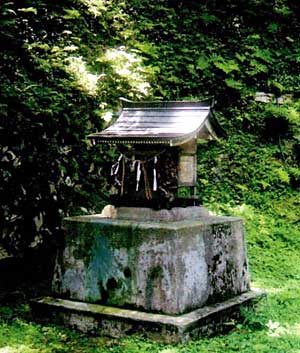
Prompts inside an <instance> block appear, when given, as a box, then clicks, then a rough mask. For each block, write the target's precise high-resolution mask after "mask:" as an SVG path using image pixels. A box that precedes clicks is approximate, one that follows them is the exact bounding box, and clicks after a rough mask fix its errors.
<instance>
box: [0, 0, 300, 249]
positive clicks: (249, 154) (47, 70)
mask: <svg viewBox="0 0 300 353" xmlns="http://www.w3.org/2000/svg"><path fill="white" fill-rule="evenodd" d="M0 13H1V18H0V26H1V38H0V40H1V47H2V49H3V50H2V51H1V54H0V61H1V72H0V78H1V100H0V119H1V120H0V123H1V125H0V133H1V156H0V160H1V162H0V163H1V174H0V175H1V186H0V197H1V200H5V201H4V202H3V204H2V207H1V213H0V218H1V226H2V234H3V239H4V240H5V242H6V245H8V246H11V250H12V249H16V248H17V249H19V250H22V249H26V247H28V246H30V247H31V246H33V247H34V246H36V245H37V244H39V243H40V242H41V241H42V239H44V238H45V237H49V238H51V237H52V235H53V234H54V235H55V234H57V232H59V231H60V224H61V218H62V217H63V216H65V215H69V214H76V213H79V212H84V213H85V212H94V211H99V210H100V208H101V207H102V206H103V205H104V203H105V196H106V191H107V185H106V181H105V177H106V174H107V173H108V171H109V161H110V159H111V158H112V156H113V154H114V151H113V150H109V149H108V148H99V147H92V146H90V145H89V144H88V143H87V142H86V135H87V134H88V133H90V132H94V131H96V130H101V129H102V128H103V127H104V126H106V124H107V123H108V121H109V120H110V119H111V118H113V117H114V116H115V113H116V110H117V107H118V98H119V97H120V96H126V97H128V98H131V99H138V100H143V99H153V98H156V99H202V98H203V97H207V96H215V97H216V99H217V104H216V116H217V118H218V120H219V122H220V124H221V125H222V127H223V128H224V130H225V131H226V132H227V135H228V138H224V139H221V140H220V141H219V142H217V143H209V144H208V145H206V146H205V145H202V146H201V147H200V148H199V163H200V165H199V171H198V172H199V180H198V183H199V190H200V198H201V199H202V200H203V202H205V203H214V202H222V203H231V204H236V203H237V204H241V203H247V204H251V205H253V206H257V205H260V204H263V202H262V200H263V199H264V197H266V198H267V199H272V198H276V197H277V196H278V195H281V194H282V193H284V192H286V190H291V189H293V188H297V187H298V186H299V181H300V170H299V160H300V152H299V151H300V147H299V138H300V135H299V131H300V130H299V121H300V119H299V102H298V101H297V92H299V89H300V79H299V74H298V72H299V68H300V67H299V65H300V61H299V54H300V47H299V45H298V41H297V39H298V36H299V25H298V24H299V22H300V21H299V20H300V19H299V12H298V8H297V6H295V5H294V4H292V3H291V2H289V1H287V0H283V1H280V2H276V6H274V4H273V2H271V1H254V0H251V1H248V2H247V4H246V3H245V2H244V1H241V2H237V1H233V2H232V1H225V2H220V1H211V2H196V1H191V2H187V3H184V2H180V1H178V2H175V1H171V0H151V1H145V0H135V1H130V2H125V1H122V0H118V1H112V0H105V1H96V0H68V1H65V2H64V4H63V5H62V4H61V3H59V2H57V1H53V2H46V1H44V0H39V1H30V0H29V1H26V2H23V3H22V4H20V5H19V4H18V2H11V1H3V2H2V3H1V4H0ZM257 91H266V92H270V93H273V94H274V95H275V97H278V96H283V95H285V96H286V97H287V95H288V94H291V93H292V94H294V99H293V100H290V101H289V102H287V103H285V104H284V105H282V106H281V105H280V106H279V105H278V104H276V101H274V103H272V104H271V103H270V104H263V103H257V102H255V100H254V97H255V93H256V92H257Z"/></svg>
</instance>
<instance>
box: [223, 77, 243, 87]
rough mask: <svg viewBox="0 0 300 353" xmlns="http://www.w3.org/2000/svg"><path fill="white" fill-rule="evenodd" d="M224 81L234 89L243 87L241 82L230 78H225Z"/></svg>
mask: <svg viewBox="0 0 300 353" xmlns="http://www.w3.org/2000/svg"><path fill="white" fill-rule="evenodd" d="M225 83H226V85H227V86H228V87H230V88H234V89H241V88H242V87H243V84H242V83H241V82H239V81H236V80H233V79H231V78H227V79H226V80H225Z"/></svg>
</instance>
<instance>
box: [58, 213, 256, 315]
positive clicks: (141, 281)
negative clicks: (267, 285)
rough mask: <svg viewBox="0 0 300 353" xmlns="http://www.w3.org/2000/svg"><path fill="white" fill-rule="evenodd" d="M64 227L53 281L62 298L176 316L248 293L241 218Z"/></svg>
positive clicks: (83, 220) (88, 219) (84, 220)
mask: <svg viewBox="0 0 300 353" xmlns="http://www.w3.org/2000/svg"><path fill="white" fill-rule="evenodd" d="M64 229H65V241H64V246H63V247H62V249H60V251H59V253H58V256H57V261H56V267H55V274H54V278H53V292H54V294H55V295H57V296H59V297H63V298H68V299H73V300H81V301H85V302H89V303H101V304H105V305H111V306H117V307H124V308H135V309H141V310H144V311H148V312H161V313H168V314H175V315H176V314H180V313H184V312H187V311H190V310H193V309H196V308H199V307H202V306H204V305H205V304H207V303H214V302H217V301H222V300H225V299H228V298H231V297H233V296H236V295H238V294H240V293H243V292H246V291H247V290H248V289H249V273H248V265H247V255H246V249H245V241H244V231H243V224H242V221H241V220H240V219H239V218H234V217H213V216H206V217H200V218H199V219H197V220H189V221H177V222H138V221H127V220H118V219H103V218H99V217H97V216H85V217H73V218H67V219H65V220H64Z"/></svg>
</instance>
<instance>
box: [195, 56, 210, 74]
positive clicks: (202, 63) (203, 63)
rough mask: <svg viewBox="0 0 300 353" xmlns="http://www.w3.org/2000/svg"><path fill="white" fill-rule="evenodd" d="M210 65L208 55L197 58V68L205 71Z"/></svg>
mask: <svg viewBox="0 0 300 353" xmlns="http://www.w3.org/2000/svg"><path fill="white" fill-rule="evenodd" d="M209 66H210V64H209V60H208V58H207V57H206V56H200V57H199V58H198V60H197V63H196V67H197V69H200V70H202V71H204V70H205V69H208V68H209Z"/></svg>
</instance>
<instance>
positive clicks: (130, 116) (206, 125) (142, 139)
mask: <svg viewBox="0 0 300 353" xmlns="http://www.w3.org/2000/svg"><path fill="white" fill-rule="evenodd" d="M214 125H215V122H214V119H213V116H212V108H211V104H210V102H209V101H202V102H190V101H175V102H157V101H156V102H131V101H127V100H122V110H121V113H120V115H119V117H118V119H117V120H116V121H115V122H114V123H113V124H112V125H111V126H109V127H108V128H106V129H105V130H103V131H101V132H97V133H93V134H91V135H89V136H88V138H89V139H92V140H94V141H95V142H96V143H112V144H164V145H169V146H176V145H181V144H183V143H185V142H188V141H189V140H191V139H193V138H203V139H215V138H216V133H215V130H214Z"/></svg>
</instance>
